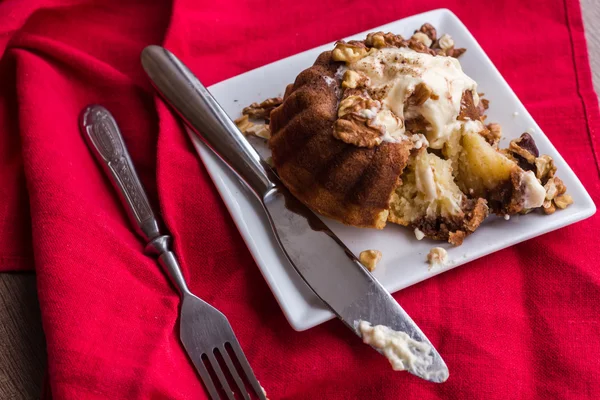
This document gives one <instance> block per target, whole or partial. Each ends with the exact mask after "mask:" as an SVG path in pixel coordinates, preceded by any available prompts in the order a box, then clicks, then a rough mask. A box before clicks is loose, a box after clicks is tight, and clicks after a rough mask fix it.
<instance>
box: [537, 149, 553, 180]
mask: <svg viewBox="0 0 600 400" xmlns="http://www.w3.org/2000/svg"><path fill="white" fill-rule="evenodd" d="M535 170H536V173H535V176H536V178H538V179H539V180H540V181H541V182H542V184H544V185H545V184H546V182H547V181H548V180H549V179H550V178H552V177H553V176H554V173H555V172H556V165H554V160H552V157H550V156H548V155H546V154H543V155H541V156H539V157H537V158H536V159H535Z"/></svg>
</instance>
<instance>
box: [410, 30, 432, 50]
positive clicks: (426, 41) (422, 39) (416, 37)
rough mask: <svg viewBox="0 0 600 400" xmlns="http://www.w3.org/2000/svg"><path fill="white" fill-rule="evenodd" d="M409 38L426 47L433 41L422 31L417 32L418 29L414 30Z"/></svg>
mask: <svg viewBox="0 0 600 400" xmlns="http://www.w3.org/2000/svg"><path fill="white" fill-rule="evenodd" d="M411 39H414V40H416V41H418V42H421V43H423V44H424V45H425V46H427V47H431V44H432V43H433V41H432V40H431V39H430V38H429V36H427V35H426V34H424V33H423V32H418V31H417V32H415V34H414V35H412V37H411Z"/></svg>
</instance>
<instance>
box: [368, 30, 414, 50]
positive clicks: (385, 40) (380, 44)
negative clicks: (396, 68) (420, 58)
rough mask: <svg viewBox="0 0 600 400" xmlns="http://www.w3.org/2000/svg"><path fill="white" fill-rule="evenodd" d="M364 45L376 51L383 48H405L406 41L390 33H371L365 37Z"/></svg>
mask: <svg viewBox="0 0 600 400" xmlns="http://www.w3.org/2000/svg"><path fill="white" fill-rule="evenodd" d="M365 45H367V46H368V47H375V48H377V49H383V48H385V47H404V46H406V41H405V40H404V38H403V37H402V36H400V35H394V34H393V33H391V32H388V33H383V32H371V33H369V34H368V35H367V39H366V40H365Z"/></svg>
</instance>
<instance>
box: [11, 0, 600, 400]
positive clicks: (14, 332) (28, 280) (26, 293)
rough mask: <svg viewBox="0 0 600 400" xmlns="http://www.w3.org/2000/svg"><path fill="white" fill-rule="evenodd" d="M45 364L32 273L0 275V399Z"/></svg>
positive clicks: (594, 48) (32, 392)
mask: <svg viewBox="0 0 600 400" xmlns="http://www.w3.org/2000/svg"><path fill="white" fill-rule="evenodd" d="M597 2H598V0H581V7H582V9H583V11H584V13H583V16H584V22H585V27H586V36H587V39H588V48H589V53H590V63H591V65H592V71H593V72H592V73H593V78H594V86H595V87H596V92H600V8H599V7H597V4H598V3H597ZM45 364H46V350H45V347H44V335H43V332H42V326H41V322H40V312H39V306H38V301H37V296H36V291H35V276H34V275H33V274H0V399H2V400H13V399H14V400H17V399H18V400H21V399H39V398H40V393H41V387H42V379H43V375H44V368H45Z"/></svg>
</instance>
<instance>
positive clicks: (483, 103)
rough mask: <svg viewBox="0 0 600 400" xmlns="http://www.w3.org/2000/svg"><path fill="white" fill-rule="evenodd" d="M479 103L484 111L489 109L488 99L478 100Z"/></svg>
mask: <svg viewBox="0 0 600 400" xmlns="http://www.w3.org/2000/svg"><path fill="white" fill-rule="evenodd" d="M479 102H480V103H481V105H482V107H483V109H484V110H487V109H488V108H490V101H489V100H488V99H479Z"/></svg>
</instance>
